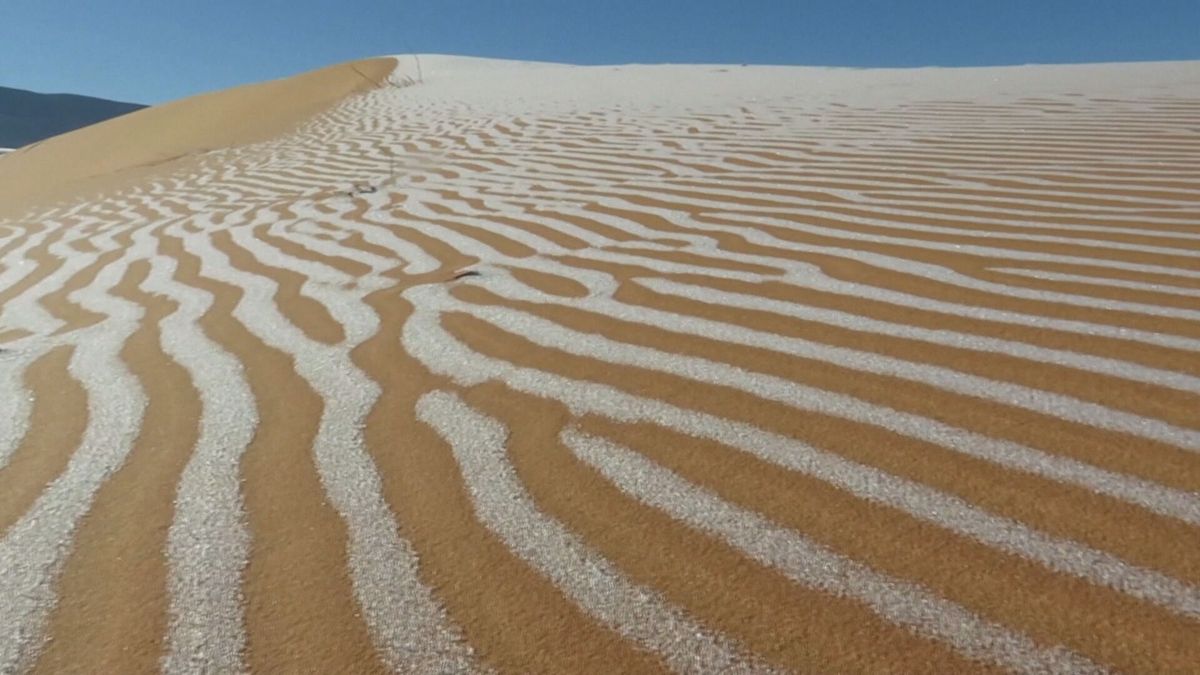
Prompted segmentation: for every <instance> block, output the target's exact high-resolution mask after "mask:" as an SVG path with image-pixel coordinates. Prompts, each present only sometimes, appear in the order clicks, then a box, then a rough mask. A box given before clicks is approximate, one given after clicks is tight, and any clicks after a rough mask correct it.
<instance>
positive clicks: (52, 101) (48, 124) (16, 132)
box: [0, 87, 146, 148]
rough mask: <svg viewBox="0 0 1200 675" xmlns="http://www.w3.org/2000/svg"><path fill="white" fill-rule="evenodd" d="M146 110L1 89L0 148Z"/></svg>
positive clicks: (75, 97)
mask: <svg viewBox="0 0 1200 675" xmlns="http://www.w3.org/2000/svg"><path fill="white" fill-rule="evenodd" d="M145 107H146V106H144V105H141V104H138V103H125V102H121V101H110V100H107V99H102V98H94V97H91V96H80V95H77V94H39V93H37V92H33V91H26V90H24V89H12V88H9V87H0V148H20V147H22V146H25V145H29V144H30V143H36V142H38V141H41V140H44V139H47V138H50V137H51V136H57V135H59V134H64V133H66V132H68V131H74V130H75V129H79V128H80V127H86V126H88V125H90V124H95V123H97V122H103V121H104V120H107V119H111V118H113V117H117V116H118V115H124V114H126V113H131V112H134V111H135V110H141V109H142V108H145Z"/></svg>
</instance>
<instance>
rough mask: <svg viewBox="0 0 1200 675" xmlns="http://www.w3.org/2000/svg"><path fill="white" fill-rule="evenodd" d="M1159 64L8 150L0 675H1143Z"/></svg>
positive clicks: (294, 108) (1183, 635)
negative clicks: (820, 674) (797, 674)
mask: <svg viewBox="0 0 1200 675" xmlns="http://www.w3.org/2000/svg"><path fill="white" fill-rule="evenodd" d="M418 60H419V62H420V70H419V72H418V65H417V64H418ZM1197 73H1200V65H1198V64H1196V63H1186V62H1180V63H1147V64H1096V65H1081V66H1026V67H1012V68H983V69H919V70H852V69H830V68H793V67H739V66H719V65H713V66H620V67H609V66H595V67H574V66H564V65H559V64H547V63H522V62H513V61H498V60H483V59H471V58H462V57H449V56H438V55H420V56H414V55H403V56H397V57H385V58H379V59H373V60H369V61H363V62H357V63H354V64H343V65H341V66H334V67H332V68H328V69H325V70H322V71H316V72H314V73H309V74H305V75H300V76H298V77H295V78H289V79H285V80H279V81H275V82H270V83H265V84H262V85H250V86H247V87H240V88H236V89H232V90H228V91H224V92H217V93H213V94H206V95H203V96H199V97H195V98H191V99H186V100H183V101H179V102H175V103H171V104H167V105H164V106H159V107H156V108H152V109H148V110H145V111H141V112H138V113H135V114H132V115H129V116H127V117H125V118H121V119H117V120H113V121H110V122H107V123H104V124H100V125H96V126H95V127H90V128H87V129H82V130H79V131H77V132H73V133H71V134H67V135H64V136H61V137H58V138H55V139H51V140H48V141H46V142H44V143H42V144H39V145H36V146H33V147H31V148H26V149H22V150H20V151H18V152H16V153H13V154H10V155H8V156H5V157H4V158H3V159H0V259H2V260H3V265H2V267H0V302H2V303H3V304H2V309H0V350H2V351H0V408H2V409H3V410H2V411H0V412H2V414H0V418H2V421H0V606H2V607H4V608H5V611H4V612H3V613H0V672H10V671H11V672H27V671H29V672H75V671H81V670H89V671H103V672H146V671H154V670H163V671H166V672H171V673H177V672H178V673H186V672H197V671H209V672H237V671H243V670H249V671H255V672H386V671H393V672H431V673H432V672H437V673H445V672H512V673H530V672H543V673H564V672H663V671H675V672H695V673H707V672H747V673H748V672H789V671H801V672H809V671H835V672H918V671H919V672H991V671H1017V672H1039V673H1041V672H1099V671H1105V670H1121V671H1132V672H1164V671H1175V672H1179V671H1185V670H1187V669H1188V668H1190V667H1191V666H1192V665H1193V664H1195V663H1197V662H1200V641H1197V640H1196V639H1195V637H1196V635H1197V633H1198V631H1200V554H1197V551H1200V457H1198V453H1200V412H1198V411H1200V359H1197V357H1196V354H1197V352H1200V225H1197V223H1198V222H1200V172H1198V171H1197V170H1196V168H1195V167H1196V166H1198V165H1200V164H1198V160H1200V136H1197V130H1196V128H1195V124H1194V123H1193V120H1194V119H1195V116H1196V114H1197V113H1200V85H1197V81H1198V80H1197V78H1196V74H1197ZM5 217H7V219H5Z"/></svg>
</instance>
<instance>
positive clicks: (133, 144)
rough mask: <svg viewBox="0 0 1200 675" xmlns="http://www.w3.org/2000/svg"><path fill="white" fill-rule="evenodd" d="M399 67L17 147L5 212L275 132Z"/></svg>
mask: <svg viewBox="0 0 1200 675" xmlns="http://www.w3.org/2000/svg"><path fill="white" fill-rule="evenodd" d="M394 67H395V61H394V60H392V59H371V60H366V61H357V62H353V63H344V64H339V65H336V66H330V67H329V68H324V69H322V70H317V71H313V72H311V73H305V74H303V75H298V76H296V77H289V78H284V79H281V80H273V81H270V82H263V83H260V84H251V85H246V86H242V87H235V88H233V89H228V90H225V91H219V92H213V93H208V94H201V95H199V96H193V97H190V98H186V99H181V100H178V101H173V102H171V103H167V104H164V105H160V106H155V107H153V108H148V109H143V110H139V111H136V112H134V113H130V114H127V115H124V116H122V117H119V118H116V119H112V120H107V121H104V122H101V123H99V124H93V125H91V126H88V127H84V128H83V129H78V130H76V131H72V132H69V133H66V134H62V135H60V136H55V137H54V138H50V139H47V140H45V141H42V142H41V143H37V144H35V145H33V146H30V147H26V148H22V149H19V150H17V151H16V152H13V153H11V154H9V155H8V156H6V157H5V158H4V162H3V163H0V214H5V213H7V214H9V215H11V214H13V213H14V212H15V209H16V208H18V207H21V206H25V205H28V204H30V203H31V202H32V203H45V202H47V201H51V200H55V199H70V198H72V197H77V196H79V195H81V194H89V193H95V192H102V191H105V190H112V189H113V188H114V187H115V186H117V185H121V184H123V183H124V182H128V181H130V180H133V179H136V178H138V177H140V176H143V175H152V174H153V173H154V172H161V171H164V170H168V169H169V167H166V166H164V164H170V163H171V162H173V161H180V160H184V159H186V158H188V157H190V156H194V155H197V154H201V153H204V152H208V151H210V150H219V149H224V148H228V147H232V146H237V145H245V144H247V143H252V142H255V141H263V140H267V139H270V138H274V137H277V136H279V135H280V134H283V133H287V132H289V131H291V130H292V129H293V128H294V127H295V126H296V125H298V124H300V123H301V122H303V121H305V120H307V119H309V118H310V117H312V116H313V115H315V114H318V113H320V112H323V111H324V110H325V109H326V108H328V107H329V106H331V105H333V104H335V103H337V102H338V101H341V100H342V99H344V98H345V97H346V96H347V95H349V94H352V93H355V92H359V91H364V90H366V89H370V88H374V87H376V86H378V84H379V83H381V82H383V81H384V80H386V79H387V77H388V76H389V74H390V73H391V71H392V69H393V68H394Z"/></svg>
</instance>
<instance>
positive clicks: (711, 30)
mask: <svg viewBox="0 0 1200 675" xmlns="http://www.w3.org/2000/svg"><path fill="white" fill-rule="evenodd" d="M400 52H438V53H450V54H470V55H477V56H495V57H506V58H518V59H540V60H550V61H566V62H571V63H634V62H639V63H660V62H680V63H684V62H700V63H781V64H802V65H842V66H897V67H898V66H924V65H942V66H962V65H993V64H1020V63H1070V62H1086V61H1145V60H1160V59H1200V0H1140V1H1139V0H741V1H740V2H739V1H737V0H690V1H686V0H587V1H581V0H427V1H425V2H413V1H411V0H357V1H356V0H343V1H342V2H338V1H337V0H0V85H2V86H10V87H19V88H23V89H33V90H36V91H43V92H71V93H81V94H89V95H94V96H102V97H105V98H115V99H120V100H128V101H137V102H144V103H156V102H161V101H165V100H169V99H173V98H178V97H181V96H186V95H189V94H193V93H198V92H201V91H207V90H211V89H219V88H224V87H228V86H232V85H235V84H241V83H245V82H253V81H258V80H263V79H269V78H273V77H280V76H283V75H289V74H292V73H296V72H301V71H304V70H309V69H312V68H316V67H319V66H323V65H327V64H330V63H335V62H339V61H346V60H350V59H355V58H360V57H365V56H374V55H379V54H393V53H400Z"/></svg>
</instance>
